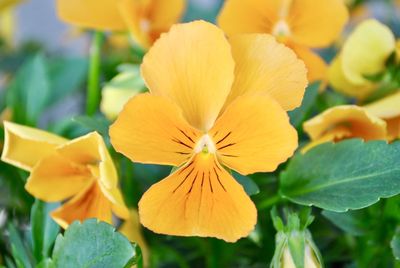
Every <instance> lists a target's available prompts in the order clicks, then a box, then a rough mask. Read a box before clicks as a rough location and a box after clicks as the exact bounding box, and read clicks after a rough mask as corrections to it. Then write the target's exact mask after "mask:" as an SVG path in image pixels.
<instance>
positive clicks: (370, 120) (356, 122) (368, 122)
mask: <svg viewBox="0 0 400 268" xmlns="http://www.w3.org/2000/svg"><path fill="white" fill-rule="evenodd" d="M338 127H339V128H343V127H344V128H347V129H349V130H350V131H351V133H352V134H351V136H347V138H362V139H364V140H367V141H368V140H380V139H382V140H384V139H385V137H386V123H385V121H383V120H382V119H380V118H378V117H376V116H374V115H372V114H370V113H369V112H367V110H366V109H363V108H362V107H359V106H356V105H342V106H335V107H333V108H330V109H328V110H326V111H324V112H323V113H322V114H320V115H317V116H316V117H314V118H312V119H310V120H308V121H307V122H305V123H304V125H303V128H304V131H305V132H306V133H307V134H308V135H309V136H310V138H311V140H318V139H320V138H321V137H322V136H324V135H325V134H327V133H328V132H331V131H333V130H334V129H336V128H338ZM340 133H342V131H341V132H340Z"/></svg>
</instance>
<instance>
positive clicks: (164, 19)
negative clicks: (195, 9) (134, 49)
mask: <svg viewBox="0 0 400 268" xmlns="http://www.w3.org/2000/svg"><path fill="white" fill-rule="evenodd" d="M185 2H186V1H185V0H120V3H119V9H120V12H121V14H122V17H123V18H124V20H125V22H126V24H127V25H128V29H129V31H130V33H131V35H132V37H133V39H134V41H135V42H136V43H137V44H139V45H140V46H141V47H143V48H145V49H148V48H149V47H150V46H151V45H152V44H153V42H154V41H155V40H157V39H158V37H159V36H160V34H161V33H163V32H167V31H168V30H169V28H170V27H171V26H172V25H173V24H175V23H177V22H178V21H179V20H180V18H181V17H182V15H183V12H184V10H185V5H186V3H185Z"/></svg>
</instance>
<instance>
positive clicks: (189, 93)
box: [141, 21, 235, 131]
mask: <svg viewBox="0 0 400 268" xmlns="http://www.w3.org/2000/svg"><path fill="white" fill-rule="evenodd" d="M234 66H235V64H234V62H233V59H232V55H231V49H230V45H229V43H228V41H227V40H226V38H225V36H224V33H223V32H222V30H220V29H219V28H217V27H216V26H215V25H213V24H211V23H207V22H204V21H195V22H190V23H185V24H178V25H175V26H173V27H172V28H171V30H170V31H169V32H168V33H166V34H164V35H162V36H161V37H160V38H159V39H158V40H157V42H155V43H154V45H153V47H152V48H151V49H150V50H149V52H148V53H147V54H146V56H145V57H144V59H143V64H142V67H141V71H142V75H143V78H144V80H145V81H146V83H147V86H148V87H149V89H150V91H151V92H152V93H153V94H155V95H159V96H164V97H168V98H170V99H171V100H173V101H174V102H175V103H176V104H177V105H178V106H179V107H180V108H181V109H182V111H183V115H184V117H185V118H186V119H187V120H188V122H189V123H190V124H191V125H192V126H194V127H196V128H198V129H200V130H205V131H206V130H209V129H210V128H211V127H212V125H213V123H214V121H215V119H216V118H217V116H218V114H219V112H220V110H221V108H222V106H223V105H224V103H225V100H226V97H227V96H228V94H229V92H230V90H231V86H232V83H233V79H234Z"/></svg>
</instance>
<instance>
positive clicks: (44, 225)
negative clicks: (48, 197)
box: [31, 199, 60, 262]
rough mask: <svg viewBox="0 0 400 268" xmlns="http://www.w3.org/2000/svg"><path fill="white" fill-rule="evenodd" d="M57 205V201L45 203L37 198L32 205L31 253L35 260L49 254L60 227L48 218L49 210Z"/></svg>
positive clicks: (39, 259) (38, 260)
mask: <svg viewBox="0 0 400 268" xmlns="http://www.w3.org/2000/svg"><path fill="white" fill-rule="evenodd" d="M57 207H58V204H57V203H53V204H50V203H45V202H42V201H40V200H38V199H36V200H35V203H34V204H33V206H32V211H31V227H32V243H33V255H34V256H35V259H36V261H37V262H40V261H41V260H43V259H45V258H47V257H49V256H50V250H51V247H52V246H53V244H54V241H55V240H56V237H57V234H58V233H59V231H60V227H59V226H58V224H56V223H55V222H54V221H53V220H52V219H51V218H50V212H51V211H53V210H54V209H56V208H57Z"/></svg>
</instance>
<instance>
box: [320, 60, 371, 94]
mask: <svg viewBox="0 0 400 268" xmlns="http://www.w3.org/2000/svg"><path fill="white" fill-rule="evenodd" d="M328 79H329V83H330V84H331V86H332V87H333V89H335V90H336V91H338V92H340V93H343V94H345V95H347V96H351V97H356V98H357V99H361V100H362V99H365V98H366V97H367V96H368V95H369V94H371V93H372V92H373V91H374V90H375V86H374V85H373V84H372V83H370V82H368V81H366V83H365V84H362V85H355V84H353V83H352V82H351V81H349V80H348V79H347V78H346V76H345V75H344V73H343V68H342V59H341V57H340V56H338V57H336V58H335V59H334V60H333V61H332V63H331V65H330V66H329V69H328Z"/></svg>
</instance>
